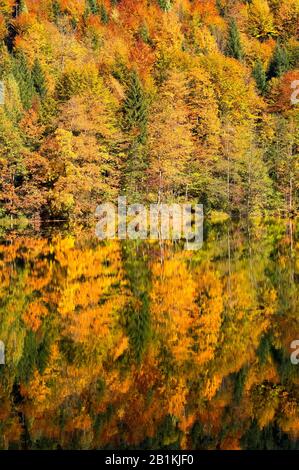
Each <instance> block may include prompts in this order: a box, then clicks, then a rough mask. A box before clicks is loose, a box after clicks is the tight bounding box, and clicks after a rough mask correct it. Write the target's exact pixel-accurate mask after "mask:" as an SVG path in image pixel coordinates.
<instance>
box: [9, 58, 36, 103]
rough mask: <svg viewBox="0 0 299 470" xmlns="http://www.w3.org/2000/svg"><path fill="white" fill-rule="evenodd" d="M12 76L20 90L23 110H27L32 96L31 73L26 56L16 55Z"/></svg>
mask: <svg viewBox="0 0 299 470" xmlns="http://www.w3.org/2000/svg"><path fill="white" fill-rule="evenodd" d="M13 74H14V77H15V79H16V81H17V83H18V86H19V89H20V97H21V101H22V104H23V106H24V108H25V109H29V108H30V106H31V103H32V98H33V95H34V87H33V81H32V76H31V72H30V69H29V66H28V63H27V59H26V56H25V55H24V54H23V53H18V54H17V56H16V58H15V61H14V66H13Z"/></svg>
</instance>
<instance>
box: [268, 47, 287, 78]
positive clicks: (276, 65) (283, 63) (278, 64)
mask: <svg viewBox="0 0 299 470" xmlns="http://www.w3.org/2000/svg"><path fill="white" fill-rule="evenodd" d="M289 65H290V64H289V58H288V53H287V50H286V49H285V47H283V46H282V45H281V44H280V42H279V41H277V44H276V47H275V49H274V52H273V55H272V58H271V60H270V64H269V68H268V73H267V76H268V79H269V80H270V79H271V78H273V77H280V76H281V75H282V74H283V73H284V72H286V71H287V70H288V69H289Z"/></svg>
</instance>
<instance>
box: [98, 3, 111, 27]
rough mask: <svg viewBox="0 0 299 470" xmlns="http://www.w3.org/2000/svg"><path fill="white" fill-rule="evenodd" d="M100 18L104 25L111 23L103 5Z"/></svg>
mask: <svg viewBox="0 0 299 470" xmlns="http://www.w3.org/2000/svg"><path fill="white" fill-rule="evenodd" d="M100 17H101V21H102V23H103V24H107V23H109V16H108V13H107V10H106V8H105V5H104V4H103V3H101V5H100Z"/></svg>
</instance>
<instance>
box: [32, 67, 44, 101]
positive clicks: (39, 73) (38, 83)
mask: <svg viewBox="0 0 299 470" xmlns="http://www.w3.org/2000/svg"><path fill="white" fill-rule="evenodd" d="M32 81H33V85H34V88H35V90H36V92H37V93H38V94H39V95H40V96H41V98H44V97H45V96H46V94H47V86H46V79H45V74H44V72H43V69H42V67H41V64H40V61H39V60H38V58H36V59H35V61H34V64H33V68H32Z"/></svg>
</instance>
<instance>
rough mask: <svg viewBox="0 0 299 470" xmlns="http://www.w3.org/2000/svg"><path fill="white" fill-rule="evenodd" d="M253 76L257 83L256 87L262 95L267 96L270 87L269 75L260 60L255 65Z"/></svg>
mask: <svg viewBox="0 0 299 470" xmlns="http://www.w3.org/2000/svg"><path fill="white" fill-rule="evenodd" d="M252 75H253V77H254V79H255V81H256V86H257V88H258V90H259V92H260V94H261V95H265V94H266V93H267V89H268V85H267V75H266V71H265V69H264V66H263V63H262V61H261V60H260V59H258V60H257V62H256V63H255V65H254V67H253V70H252Z"/></svg>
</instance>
